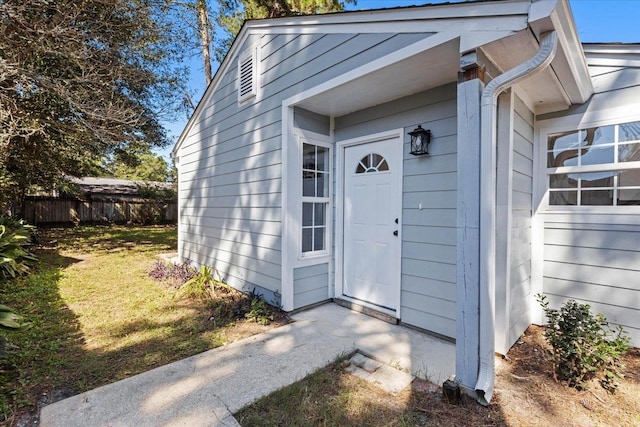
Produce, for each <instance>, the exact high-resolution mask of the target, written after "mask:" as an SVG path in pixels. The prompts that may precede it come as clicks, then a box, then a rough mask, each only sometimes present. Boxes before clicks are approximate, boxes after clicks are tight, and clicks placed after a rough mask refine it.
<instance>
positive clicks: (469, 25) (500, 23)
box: [251, 15, 526, 34]
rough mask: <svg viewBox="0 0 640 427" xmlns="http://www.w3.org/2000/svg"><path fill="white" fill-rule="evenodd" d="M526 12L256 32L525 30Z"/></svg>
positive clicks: (254, 31)
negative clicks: (453, 29) (510, 14)
mask: <svg viewBox="0 0 640 427" xmlns="http://www.w3.org/2000/svg"><path fill="white" fill-rule="evenodd" d="M523 21H524V22H525V23H526V15H512V16H491V17H478V18H467V17H463V18H449V19H439V20H429V19H423V20H420V19H416V18H415V17H414V19H411V20H408V21H383V22H355V23H344V24H326V23H314V24H309V25H306V26H304V27H294V26H286V25H282V26H281V25H271V26H268V27H258V28H252V29H251V33H252V34H327V33H329V34H367V33H391V34H392V33H437V32H441V31H449V30H451V28H464V29H465V30H475V31H479V32H480V31H487V28H492V29H493V28H495V29H496V31H517V30H521V29H522V27H523V25H522V23H523Z"/></svg>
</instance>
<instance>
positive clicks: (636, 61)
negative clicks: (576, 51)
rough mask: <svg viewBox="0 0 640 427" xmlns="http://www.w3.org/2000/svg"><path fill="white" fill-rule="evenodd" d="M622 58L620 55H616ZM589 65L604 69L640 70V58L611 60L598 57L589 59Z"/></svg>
mask: <svg viewBox="0 0 640 427" xmlns="http://www.w3.org/2000/svg"><path fill="white" fill-rule="evenodd" d="M615 55H616V56H620V55H619V54H615ZM587 63H588V64H589V65H599V66H604V67H626V68H640V58H620V57H617V58H615V57H614V58H611V57H606V56H603V57H596V58H593V57H592V58H587Z"/></svg>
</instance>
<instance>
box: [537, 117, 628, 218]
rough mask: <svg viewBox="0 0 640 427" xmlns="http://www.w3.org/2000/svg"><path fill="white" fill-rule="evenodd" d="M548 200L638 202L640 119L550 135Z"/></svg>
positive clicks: (574, 203) (566, 202)
mask: <svg viewBox="0 0 640 427" xmlns="http://www.w3.org/2000/svg"><path fill="white" fill-rule="evenodd" d="M547 141H548V145H547V173H548V175H549V205H551V206H626V205H640V121H637V122H631V123H622V124H616V125H609V126H600V127H594V128H589V129H582V130H572V131H568V132H561V133H556V134H551V135H549V136H548V140H547Z"/></svg>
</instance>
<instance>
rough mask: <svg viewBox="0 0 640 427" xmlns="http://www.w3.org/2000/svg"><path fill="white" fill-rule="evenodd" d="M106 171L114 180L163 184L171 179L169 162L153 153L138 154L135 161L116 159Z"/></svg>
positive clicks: (108, 165)
mask: <svg viewBox="0 0 640 427" xmlns="http://www.w3.org/2000/svg"><path fill="white" fill-rule="evenodd" d="M105 169H106V174H105V175H109V176H113V177H114V178H122V179H133V180H140V181H162V182H165V181H169V180H170V178H171V169H170V167H169V165H168V164H167V161H166V160H165V159H163V158H162V157H161V156H158V155H157V154H154V153H152V152H151V151H145V152H142V153H139V154H136V155H135V161H131V160H130V159H128V160H127V161H123V159H122V158H121V157H116V158H114V159H113V160H112V161H111V162H109V163H108V164H107V166H106V168H105Z"/></svg>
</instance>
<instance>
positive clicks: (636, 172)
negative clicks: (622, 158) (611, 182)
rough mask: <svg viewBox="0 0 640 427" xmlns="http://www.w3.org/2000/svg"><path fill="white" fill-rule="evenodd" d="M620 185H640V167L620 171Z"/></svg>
mask: <svg viewBox="0 0 640 427" xmlns="http://www.w3.org/2000/svg"><path fill="white" fill-rule="evenodd" d="M618 186H619V187H636V186H640V169H633V170H627V171H619V172H618Z"/></svg>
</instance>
